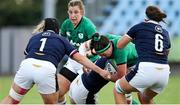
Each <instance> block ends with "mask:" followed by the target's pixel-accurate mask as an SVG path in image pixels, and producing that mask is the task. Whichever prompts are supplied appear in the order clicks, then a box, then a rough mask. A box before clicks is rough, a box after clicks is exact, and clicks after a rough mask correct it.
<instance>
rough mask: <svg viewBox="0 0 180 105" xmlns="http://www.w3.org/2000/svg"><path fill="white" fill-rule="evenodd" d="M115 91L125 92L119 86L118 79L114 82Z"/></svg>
mask: <svg viewBox="0 0 180 105" xmlns="http://www.w3.org/2000/svg"><path fill="white" fill-rule="evenodd" d="M115 91H116V92H117V93H123V94H125V93H126V92H125V91H124V90H123V89H122V88H121V85H120V80H117V81H116V83H115Z"/></svg>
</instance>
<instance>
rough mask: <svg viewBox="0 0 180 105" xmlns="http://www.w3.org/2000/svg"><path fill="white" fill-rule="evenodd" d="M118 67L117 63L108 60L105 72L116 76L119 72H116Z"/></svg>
mask: <svg viewBox="0 0 180 105" xmlns="http://www.w3.org/2000/svg"><path fill="white" fill-rule="evenodd" d="M116 68H117V66H116V63H115V62H113V61H111V60H108V61H107V62H106V65H105V68H104V69H105V70H107V71H109V72H110V73H111V75H112V74H115V73H116V72H117V70H116Z"/></svg>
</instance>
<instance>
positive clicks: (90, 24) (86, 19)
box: [82, 16, 95, 27]
mask: <svg viewBox="0 0 180 105" xmlns="http://www.w3.org/2000/svg"><path fill="white" fill-rule="evenodd" d="M82 23H83V24H85V25H87V26H93V27H95V25H94V23H93V22H92V21H91V20H90V19H89V18H87V17H85V16H83V17H82Z"/></svg>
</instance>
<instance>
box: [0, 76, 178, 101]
mask: <svg viewBox="0 0 180 105" xmlns="http://www.w3.org/2000/svg"><path fill="white" fill-rule="evenodd" d="M12 80H13V78H12V77H0V101H1V100H2V99H3V98H4V97H5V96H6V95H7V94H8V91H9V89H10V85H11V83H12ZM179 81H180V75H173V76H172V75H171V77H170V80H169V84H168V86H167V87H166V89H165V90H164V91H163V93H162V94H160V95H159V96H157V97H156V98H155V102H156V103H157V104H180V90H179V89H180V84H179ZM113 86H114V84H113V83H109V84H108V85H106V86H105V87H104V88H103V89H102V90H101V91H100V93H99V98H98V99H99V103H100V104H114V96H113V93H112V89H113ZM133 95H135V94H133ZM135 98H136V97H135ZM136 99H137V98H136ZM22 103H23V104H29V103H31V104H41V103H42V99H41V96H40V95H39V94H38V93H37V91H36V86H34V87H33V88H32V89H31V90H30V91H29V92H28V94H27V95H25V97H24V98H23V100H22ZM68 103H69V101H68Z"/></svg>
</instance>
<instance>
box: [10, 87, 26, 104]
mask: <svg viewBox="0 0 180 105" xmlns="http://www.w3.org/2000/svg"><path fill="white" fill-rule="evenodd" d="M9 96H10V97H11V98H12V99H13V100H12V104H18V103H19V102H20V101H21V100H22V98H23V96H24V94H20V93H17V92H16V91H15V90H14V89H13V88H11V90H10V92H9Z"/></svg>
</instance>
